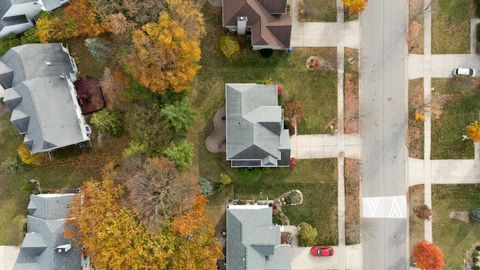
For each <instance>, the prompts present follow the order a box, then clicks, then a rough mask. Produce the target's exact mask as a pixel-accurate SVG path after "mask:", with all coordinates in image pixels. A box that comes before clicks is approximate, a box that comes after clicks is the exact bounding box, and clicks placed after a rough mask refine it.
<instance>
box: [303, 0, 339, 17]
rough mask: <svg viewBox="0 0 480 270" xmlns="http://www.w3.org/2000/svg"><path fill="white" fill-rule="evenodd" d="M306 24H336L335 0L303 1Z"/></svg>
mask: <svg viewBox="0 0 480 270" xmlns="http://www.w3.org/2000/svg"><path fill="white" fill-rule="evenodd" d="M304 3H305V21H306V22H336V21H337V3H336V1H335V0H304Z"/></svg>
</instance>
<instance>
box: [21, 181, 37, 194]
mask: <svg viewBox="0 0 480 270" xmlns="http://www.w3.org/2000/svg"><path fill="white" fill-rule="evenodd" d="M22 191H25V192H27V193H29V194H33V193H34V192H35V185H34V184H33V183H25V184H23V186H22Z"/></svg>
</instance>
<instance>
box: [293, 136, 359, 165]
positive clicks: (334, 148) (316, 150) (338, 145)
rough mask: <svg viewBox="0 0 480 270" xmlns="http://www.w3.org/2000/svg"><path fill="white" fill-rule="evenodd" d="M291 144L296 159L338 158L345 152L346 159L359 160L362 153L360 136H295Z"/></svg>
mask: <svg viewBox="0 0 480 270" xmlns="http://www.w3.org/2000/svg"><path fill="white" fill-rule="evenodd" d="M342 138H343V139H342ZM290 142H291V145H292V157H294V158H296V159H310V158H337V157H338V154H339V153H340V152H345V157H348V158H357V159H359V158H360V153H361V146H360V135H359V134H345V135H343V136H339V135H328V134H317V135H294V136H292V137H291V138H290Z"/></svg>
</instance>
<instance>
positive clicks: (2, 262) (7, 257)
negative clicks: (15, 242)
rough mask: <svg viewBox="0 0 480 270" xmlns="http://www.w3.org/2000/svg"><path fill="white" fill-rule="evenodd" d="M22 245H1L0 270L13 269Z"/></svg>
mask: <svg viewBox="0 0 480 270" xmlns="http://www.w3.org/2000/svg"><path fill="white" fill-rule="evenodd" d="M19 251H20V247H17V246H0V270H12V269H13V265H14V264H15V261H16V260H17V256H18V252H19Z"/></svg>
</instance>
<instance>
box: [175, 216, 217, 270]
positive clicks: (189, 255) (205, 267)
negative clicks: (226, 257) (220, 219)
mask: <svg viewBox="0 0 480 270" xmlns="http://www.w3.org/2000/svg"><path fill="white" fill-rule="evenodd" d="M177 242H178V245H177V248H176V250H175V253H174V255H173V257H172V261H171V264H170V267H169V269H170V270H184V269H189V270H216V269H217V260H218V259H223V253H222V246H221V244H220V242H219V241H218V239H217V238H216V237H215V230H214V228H213V226H211V225H210V224H201V225H200V226H199V227H198V228H197V229H196V230H195V231H194V232H193V234H192V235H191V236H190V237H188V238H178V239H177Z"/></svg>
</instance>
